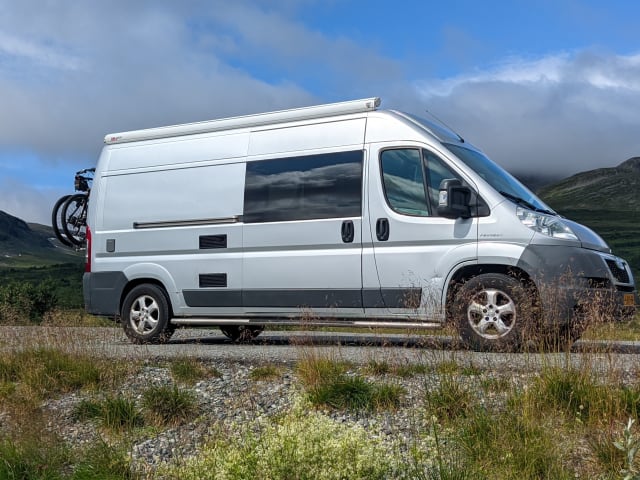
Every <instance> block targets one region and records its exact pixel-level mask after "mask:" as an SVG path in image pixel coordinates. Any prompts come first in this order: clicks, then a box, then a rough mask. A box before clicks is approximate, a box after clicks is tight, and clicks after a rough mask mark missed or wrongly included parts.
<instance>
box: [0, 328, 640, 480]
mask: <svg viewBox="0 0 640 480" xmlns="http://www.w3.org/2000/svg"><path fill="white" fill-rule="evenodd" d="M627 343H629V342H627ZM598 346H599V347H603V345H595V344H587V343H584V344H582V346H580V345H578V346H577V348H575V349H574V351H573V352H571V353H554V354H522V353H520V354H499V353H477V352H469V351H464V350H459V349H456V348H455V346H454V345H453V343H452V341H451V339H448V338H446V337H424V336H421V335H409V334H407V335H399V334H395V335H388V334H385V335H375V334H371V333H359V334H351V333H350V334H343V333H326V332H265V333H264V334H263V336H261V337H259V338H258V339H257V340H256V341H255V342H253V343H251V344H242V345H238V344H233V343H231V342H230V341H229V340H227V339H226V337H224V336H222V334H220V333H219V331H218V330H202V329H201V330H189V329H187V330H180V331H178V332H177V333H176V335H175V336H174V338H173V339H172V341H171V342H170V343H169V344H166V345H142V346H140V345H133V344H131V343H130V342H129V341H128V340H127V339H126V337H125V336H124V334H123V333H122V331H121V330H120V329H119V328H87V327H79V328H69V327H60V328H57V327H6V326H3V327H0V351H3V350H5V351H6V350H12V349H25V348H30V347H56V348H61V349H64V350H67V351H70V352H82V353H85V354H86V353H89V354H91V355H95V356H97V357H107V358H120V359H125V360H126V359H129V360H131V361H132V362H141V361H142V362H141V363H142V365H143V366H142V367H141V368H139V369H137V370H136V372H135V373H134V374H132V375H131V376H130V377H128V378H126V379H125V380H124V381H123V382H122V384H121V386H120V387H119V391H118V392H116V393H118V394H122V395H125V396H127V397H129V398H133V399H135V400H136V401H139V400H140V399H141V397H142V394H143V392H144V390H145V389H147V388H149V387H150V386H152V385H155V386H158V385H171V384H172V383H173V379H172V377H171V374H170V370H169V367H168V363H169V361H170V360H171V359H174V358H184V357H192V358H197V359H199V360H201V361H202V362H204V363H205V364H206V365H208V366H210V367H212V368H215V369H216V370H217V371H219V372H220V374H221V375H220V376H211V377H209V378H205V379H203V380H201V381H199V382H197V383H195V384H194V385H190V386H180V388H185V389H188V390H190V391H191V392H192V393H193V394H194V395H195V398H196V401H197V406H198V416H197V418H196V419H195V420H193V421H191V422H189V423H187V424H184V425H180V426H178V427H175V428H168V429H164V430H158V429H144V430H143V431H142V432H139V433H136V438H135V439H134V441H133V446H132V447H131V450H130V455H131V457H132V459H133V463H134V465H135V466H136V468H137V469H138V470H139V471H140V472H143V473H144V474H145V476H148V477H150V478H151V477H153V476H154V472H155V470H156V468H157V467H158V466H159V465H161V464H163V463H166V462H173V461H176V460H179V459H184V458H188V457H190V456H192V455H195V454H196V453H197V452H198V449H199V448H200V447H201V446H202V445H203V444H204V443H206V441H207V439H209V438H211V435H215V433H216V431H219V429H220V428H222V429H227V430H228V431H233V429H234V428H237V425H238V424H244V423H247V422H252V421H257V420H258V421H259V420H260V419H265V418H269V417H271V416H273V415H278V414H282V413H284V412H287V411H289V410H290V409H291V408H293V405H294V403H295V402H296V401H298V399H299V398H300V397H301V392H302V387H301V385H300V382H299V380H298V379H297V377H296V373H295V365H296V362H297V361H298V360H299V359H300V358H304V357H305V356H308V355H314V356H320V357H322V356H325V357H328V358H331V359H335V360H344V361H347V362H350V363H351V364H352V365H353V367H352V369H353V371H354V372H356V371H357V373H358V374H362V372H363V371H365V369H364V368H363V366H365V365H367V364H368V363H371V362H378V363H380V362H386V363H388V364H390V365H424V366H428V367H429V368H428V369H427V370H428V371H427V373H425V374H420V375H414V376H407V377H401V376H397V375H369V377H370V378H371V379H372V380H373V381H385V382H389V383H394V384H398V385H401V386H402V387H403V388H404V391H405V394H404V396H403V400H402V405H401V407H400V408H398V409H395V410H393V411H380V412H343V411H339V412H338V411H330V410H327V411H326V412H324V413H326V415H328V416H330V417H332V418H333V419H334V420H336V421H338V422H343V423H348V424H357V425H360V426H362V427H364V428H366V429H367V431H368V432H370V433H371V434H372V435H376V436H380V437H382V438H383V439H384V438H388V439H389V440H390V441H391V440H394V441H397V440H398V439H400V440H401V441H404V442H405V443H406V444H409V443H410V442H411V441H412V437H414V436H415V435H416V434H418V433H419V432H420V431H423V430H424V428H427V427H425V425H426V423H425V420H426V419H425V418H424V407H423V401H422V399H423V398H424V394H425V391H426V390H428V389H431V388H433V387H434V386H435V385H437V384H438V382H439V381H440V377H441V374H439V373H438V371H439V370H438V366H439V365H442V364H455V365H457V366H459V368H462V369H464V368H466V367H470V368H469V372H468V373H465V374H463V375H460V376H459V378H460V379H461V381H463V382H464V385H465V386H466V388H469V389H471V390H472V391H473V392H474V395H473V398H475V399H476V401H477V402H479V403H482V404H484V403H485V402H489V403H494V404H497V405H499V404H500V402H502V401H504V398H503V396H502V395H503V394H501V393H500V392H495V393H492V394H487V391H486V388H485V389H483V388H482V384H483V383H484V384H485V385H486V382H487V381H492V380H496V381H501V382H507V383H508V384H509V385H511V386H515V387H517V388H519V387H522V386H524V385H526V384H527V383H528V382H530V381H531V380H532V379H533V378H534V377H535V376H536V375H537V374H538V372H539V371H540V370H541V369H542V368H544V367H547V366H554V365H558V366H567V365H573V366H575V367H577V368H583V367H585V368H586V366H588V368H591V369H593V371H595V372H599V371H602V372H603V374H604V373H607V375H608V374H610V373H611V372H612V371H615V374H616V378H620V379H622V380H624V379H625V378H628V379H632V378H638V369H639V367H638V361H637V358H638V357H637V355H635V354H632V353H627V352H629V351H635V349H636V348H637V345H635V344H628V345H627V344H615V345H608V346H606V347H607V348H606V349H605V350H604V351H601V352H599V353H593V352H591V353H588V354H586V353H583V352H584V351H586V350H592V349H593V348H594V347H598ZM263 365H275V366H277V371H278V374H277V375H276V376H275V377H274V378H272V379H268V380H255V379H252V377H251V372H252V370H254V369H255V368H257V367H260V366H263ZM101 394H102V393H101V392H85V391H82V392H74V393H71V394H67V395H62V396H60V397H57V398H52V399H49V400H47V401H46V402H45V403H44V405H43V410H44V411H45V413H46V414H47V417H48V418H49V422H48V428H49V429H50V430H52V431H54V432H56V433H58V434H59V435H60V436H61V437H62V438H63V439H64V440H65V441H67V442H68V443H70V444H72V445H76V446H82V445H88V444H90V443H91V442H94V441H95V440H97V439H99V438H104V435H105V432H104V431H103V430H102V429H101V427H100V426H99V425H97V424H96V422H95V421H90V420H88V421H78V420H77V419H76V418H74V409H75V407H76V406H77V405H78V404H79V403H80V402H81V401H82V400H83V399H87V398H95V397H96V396H98V397H99V396H100V395H101ZM1 417H2V415H1V413H0V423H1V422H2V418H1ZM0 428H1V427H0Z"/></svg>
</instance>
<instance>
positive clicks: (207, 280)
mask: <svg viewBox="0 0 640 480" xmlns="http://www.w3.org/2000/svg"><path fill="white" fill-rule="evenodd" d="M199 278H200V282H199V284H200V288H214V287H216V288H220V287H226V286H227V274H226V273H202V274H200V277H199Z"/></svg>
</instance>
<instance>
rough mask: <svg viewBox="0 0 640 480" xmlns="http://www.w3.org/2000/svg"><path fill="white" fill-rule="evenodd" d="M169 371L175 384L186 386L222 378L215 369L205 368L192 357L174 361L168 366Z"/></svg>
mask: <svg viewBox="0 0 640 480" xmlns="http://www.w3.org/2000/svg"><path fill="white" fill-rule="evenodd" d="M169 370H170V371H171V375H172V376H173V379H174V380H175V381H176V382H180V383H184V384H187V385H193V384H194V383H196V382H198V381H200V380H204V379H205V378H209V377H221V376H222V374H221V373H220V372H219V371H218V370H217V369H215V368H212V367H207V366H205V365H204V364H203V363H202V362H200V361H199V360H197V359H195V358H192V357H182V358H177V359H174V360H173V361H172V362H171V363H170V364H169Z"/></svg>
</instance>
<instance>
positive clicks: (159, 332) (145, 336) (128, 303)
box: [120, 284, 176, 344]
mask: <svg viewBox="0 0 640 480" xmlns="http://www.w3.org/2000/svg"><path fill="white" fill-rule="evenodd" d="M120 318H121V322H122V327H123V328H124V333H125V334H126V335H127V337H129V338H130V339H131V341H132V342H133V343H138V344H144V343H166V342H167V341H169V339H170V338H171V335H173V332H174V331H175V329H176V327H175V325H172V324H171V323H169V320H170V310H169V302H168V300H167V296H166V295H165V293H164V291H163V290H162V289H161V288H160V287H158V286H156V285H152V284H142V285H138V286H137V287H135V288H133V290H131V291H130V292H129V293H128V294H127V296H126V297H125V299H124V302H123V303H122V310H121V311H120Z"/></svg>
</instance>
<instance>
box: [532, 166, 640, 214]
mask: <svg viewBox="0 0 640 480" xmlns="http://www.w3.org/2000/svg"><path fill="white" fill-rule="evenodd" d="M538 193H539V195H540V197H541V198H543V199H544V201H545V202H547V203H548V204H549V205H550V206H552V207H554V208H555V207H556V206H557V208H558V209H583V208H586V209H592V208H598V209H601V210H612V211H620V210H635V211H637V210H638V209H640V157H633V158H630V159H629V160H627V161H625V162H623V163H621V164H620V165H618V166H617V167H613V168H599V169H597V170H590V171H588V172H582V173H578V174H576V175H573V176H571V177H569V178H566V179H564V180H562V181H560V182H558V183H555V184H553V185H549V186H546V187H544V188H542V189H541V190H540V191H539V192H538Z"/></svg>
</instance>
